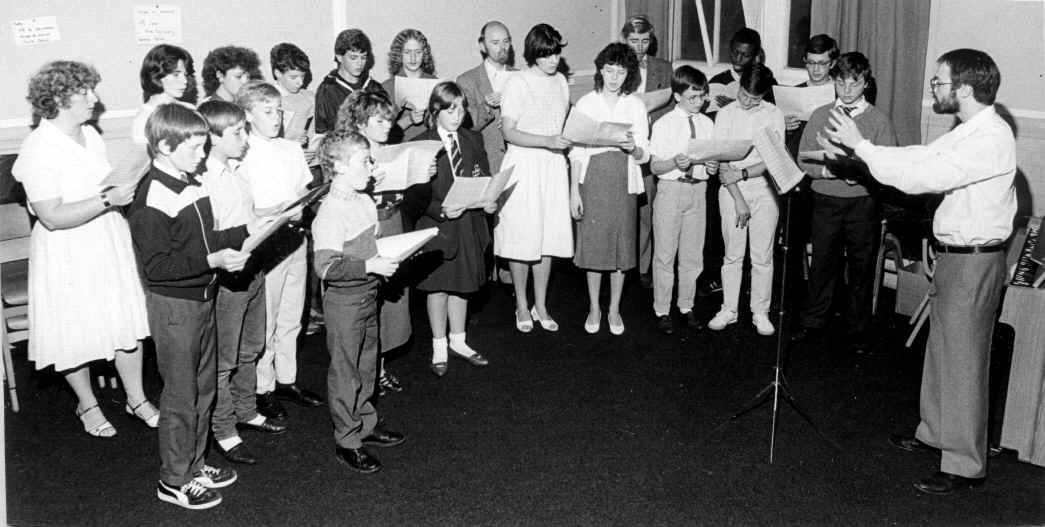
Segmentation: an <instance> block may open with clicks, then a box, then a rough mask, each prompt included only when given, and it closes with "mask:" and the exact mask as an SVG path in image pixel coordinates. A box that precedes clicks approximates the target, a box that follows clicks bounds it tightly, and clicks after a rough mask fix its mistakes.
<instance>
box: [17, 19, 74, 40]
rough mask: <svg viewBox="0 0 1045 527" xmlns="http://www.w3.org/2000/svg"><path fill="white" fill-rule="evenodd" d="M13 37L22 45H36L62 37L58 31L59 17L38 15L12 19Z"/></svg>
mask: <svg viewBox="0 0 1045 527" xmlns="http://www.w3.org/2000/svg"><path fill="white" fill-rule="evenodd" d="M11 37H12V38H14V40H15V45H16V46H20V47H25V46H35V45H37V44H46V43H48V42H57V41H59V40H61V39H62V36H61V34H59V32H58V19H57V18H56V17H53V16H37V17H33V18H25V19H22V20H12V21H11Z"/></svg>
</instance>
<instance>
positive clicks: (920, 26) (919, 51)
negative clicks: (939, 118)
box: [810, 0, 931, 145]
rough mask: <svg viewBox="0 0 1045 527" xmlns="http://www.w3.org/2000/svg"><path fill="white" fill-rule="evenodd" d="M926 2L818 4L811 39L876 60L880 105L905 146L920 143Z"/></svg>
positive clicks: (840, 0) (839, 0)
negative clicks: (823, 37)
mask: <svg viewBox="0 0 1045 527" xmlns="http://www.w3.org/2000/svg"><path fill="white" fill-rule="evenodd" d="M930 4H931V2H928V1H926V0H813V2H812V9H811V11H812V15H811V18H812V20H811V21H810V34H813V35H816V34H819V33H827V34H828V35H832V36H834V37H835V38H836V39H837V40H838V47H839V48H840V49H841V50H842V52H843V53H845V52H847V51H859V52H861V53H863V54H864V55H867V58H868V59H869V60H870V61H871V68H872V70H873V74H874V77H875V79H876V80H877V85H878V99H877V101H876V102H875V106H877V107H878V108H880V109H881V110H882V111H884V112H885V113H886V115H888V116H889V117H890V118H891V119H892V120H893V126H894V127H896V135H897V137H898V139H899V141H900V144H901V145H911V144H918V143H920V142H921V118H922V99H923V98H924V97H925V96H926V95H927V94H928V91H927V90H928V88H927V87H926V86H925V85H924V82H925V53H926V50H927V47H928V44H929V6H930Z"/></svg>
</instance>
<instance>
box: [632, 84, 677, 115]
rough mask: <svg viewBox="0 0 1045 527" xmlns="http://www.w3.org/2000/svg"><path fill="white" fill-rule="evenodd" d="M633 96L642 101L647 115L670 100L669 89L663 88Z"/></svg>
mask: <svg viewBox="0 0 1045 527" xmlns="http://www.w3.org/2000/svg"><path fill="white" fill-rule="evenodd" d="M635 96H636V97H638V98H639V99H640V100H642V104H644V105H646V112H647V113H649V112H651V111H653V110H656V109H657V108H660V107H661V106H664V105H665V104H668V101H670V100H671V88H664V89H661V90H656V91H651V92H646V93H636V94H635Z"/></svg>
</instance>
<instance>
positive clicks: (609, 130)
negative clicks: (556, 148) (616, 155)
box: [562, 109, 631, 146]
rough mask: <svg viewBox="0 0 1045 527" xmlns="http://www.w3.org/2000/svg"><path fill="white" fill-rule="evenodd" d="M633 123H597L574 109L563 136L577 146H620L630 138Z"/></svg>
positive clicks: (564, 128)
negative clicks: (629, 133)
mask: <svg viewBox="0 0 1045 527" xmlns="http://www.w3.org/2000/svg"><path fill="white" fill-rule="evenodd" d="M630 131H631V123H617V122H613V121H596V120H595V119H592V118H591V117H589V116H587V115H585V114H584V113H582V112H579V111H577V110H576V109H574V110H573V111H572V112H570V116H569V117H568V118H567V119H566V125H565V126H564V127H563V129H562V136H563V137H565V138H566V139H568V140H570V142H572V143H573V144H575V145H581V146H618V145H620V143H621V141H625V140H627V138H628V132H630Z"/></svg>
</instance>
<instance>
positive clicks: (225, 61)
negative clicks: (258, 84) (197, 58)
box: [200, 46, 261, 95]
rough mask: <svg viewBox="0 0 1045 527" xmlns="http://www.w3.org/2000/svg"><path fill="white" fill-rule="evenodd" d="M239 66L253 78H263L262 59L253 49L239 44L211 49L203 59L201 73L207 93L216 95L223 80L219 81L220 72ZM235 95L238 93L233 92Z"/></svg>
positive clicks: (204, 89) (223, 72)
mask: <svg viewBox="0 0 1045 527" xmlns="http://www.w3.org/2000/svg"><path fill="white" fill-rule="evenodd" d="M237 67H238V68H240V69H242V70H243V71H245V72H247V74H249V75H250V78H251V79H260V78H261V69H260V68H261V59H259V58H258V54H257V53H254V51H253V50H250V49H247V48H241V47H239V46H222V47H220V48H216V49H213V50H211V52H210V53H207V57H206V58H205V59H203V72H202V73H200V76H201V77H203V92H204V93H206V94H207V95H214V92H215V91H217V89H218V86H220V85H221V82H220V81H218V74H219V73H220V74H222V75H224V74H225V72H227V71H229V70H231V69H232V68H237ZM233 95H236V94H235V93H233Z"/></svg>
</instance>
